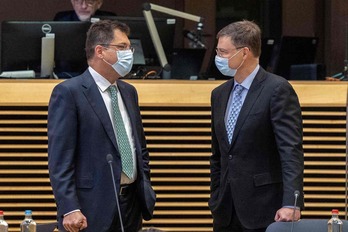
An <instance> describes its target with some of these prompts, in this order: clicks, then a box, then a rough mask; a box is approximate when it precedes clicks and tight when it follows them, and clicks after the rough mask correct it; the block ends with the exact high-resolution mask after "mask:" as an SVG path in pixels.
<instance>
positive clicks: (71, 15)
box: [53, 0, 116, 21]
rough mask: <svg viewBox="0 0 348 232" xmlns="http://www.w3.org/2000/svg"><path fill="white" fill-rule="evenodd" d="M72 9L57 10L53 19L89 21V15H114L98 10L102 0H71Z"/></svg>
mask: <svg viewBox="0 0 348 232" xmlns="http://www.w3.org/2000/svg"><path fill="white" fill-rule="evenodd" d="M71 4H72V6H73V8H74V10H70V11H62V12H58V13H57V14H56V15H55V16H54V19H53V20H54V21H90V20H91V17H98V16H115V15H116V14H114V13H112V12H108V11H101V10H99V9H100V7H101V6H102V5H103V0H71Z"/></svg>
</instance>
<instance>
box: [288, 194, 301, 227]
mask: <svg viewBox="0 0 348 232" xmlns="http://www.w3.org/2000/svg"><path fill="white" fill-rule="evenodd" d="M294 195H295V203H294V211H293V212H292V222H291V230H290V231H291V232H292V231H293V229H294V221H295V212H296V205H297V198H298V196H299V195H300V192H299V191H298V190H296V191H295V192H294Z"/></svg>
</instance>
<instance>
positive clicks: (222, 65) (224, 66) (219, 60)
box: [215, 50, 244, 77]
mask: <svg viewBox="0 0 348 232" xmlns="http://www.w3.org/2000/svg"><path fill="white" fill-rule="evenodd" d="M240 51H242V50H239V51H238V52H236V53H235V54H234V55H233V56H231V57H230V58H224V57H220V56H218V55H216V56H215V65H216V67H217V69H219V71H220V72H221V73H222V74H223V75H225V76H230V77H234V76H235V75H236V73H237V69H238V68H240V66H242V64H243V62H244V60H243V61H242V63H241V64H240V65H239V67H238V68H237V69H232V68H230V66H229V65H228V61H229V60H230V59H232V58H233V57H235V56H236V55H237V54H238V53H239V52H240Z"/></svg>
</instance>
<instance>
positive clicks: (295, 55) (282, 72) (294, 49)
mask: <svg viewBox="0 0 348 232" xmlns="http://www.w3.org/2000/svg"><path fill="white" fill-rule="evenodd" d="M317 47H318V38H317V37H299V36H283V37H282V38H281V40H280V43H279V44H277V45H276V46H275V48H274V54H272V58H271V65H270V70H269V71H271V72H273V73H275V74H277V75H279V76H282V77H284V78H286V79H289V78H290V67H291V66H292V65H299V64H313V63H314V62H315V56H316V51H317Z"/></svg>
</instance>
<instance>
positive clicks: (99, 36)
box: [85, 20, 130, 60]
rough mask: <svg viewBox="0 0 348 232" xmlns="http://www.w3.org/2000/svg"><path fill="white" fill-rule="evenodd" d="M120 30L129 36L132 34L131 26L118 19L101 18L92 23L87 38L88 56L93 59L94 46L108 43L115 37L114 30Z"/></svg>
mask: <svg viewBox="0 0 348 232" xmlns="http://www.w3.org/2000/svg"><path fill="white" fill-rule="evenodd" d="M115 30H120V31H121V32H123V33H125V34H126V35H127V36H129V34H130V29H129V27H128V26H127V25H126V24H124V23H122V22H119V21H116V20H100V21H98V22H95V23H93V24H92V25H91V27H90V28H89V30H88V32H87V39H86V46H85V47H86V57H87V60H89V59H91V58H92V57H93V54H94V48H95V47H96V46H97V45H98V44H108V43H110V42H111V41H112V40H113V39H114V31H115Z"/></svg>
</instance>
